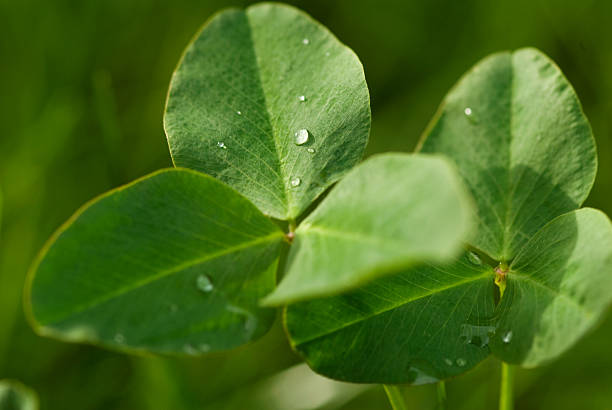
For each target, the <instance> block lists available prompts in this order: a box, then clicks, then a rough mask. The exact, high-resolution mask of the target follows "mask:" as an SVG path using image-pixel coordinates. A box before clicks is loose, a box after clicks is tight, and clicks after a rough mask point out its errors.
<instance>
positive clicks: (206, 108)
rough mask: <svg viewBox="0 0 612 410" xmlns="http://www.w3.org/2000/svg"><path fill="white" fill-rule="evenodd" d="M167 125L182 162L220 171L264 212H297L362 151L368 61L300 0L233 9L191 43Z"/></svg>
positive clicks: (176, 78) (290, 215) (291, 215)
mask: <svg viewBox="0 0 612 410" xmlns="http://www.w3.org/2000/svg"><path fill="white" fill-rule="evenodd" d="M165 129H166V133H167V136H168V143H169V146H170V151H171V153H172V157H173V160H174V163H175V164H176V165H177V166H182V167H187V168H192V169H196V170H199V171H203V172H205V173H207V174H209V175H212V176H214V177H217V178H219V179H221V180H222V181H224V182H226V183H227V184H229V185H230V186H232V187H234V188H235V189H236V190H238V191H239V192H240V193H242V194H243V195H244V196H246V197H247V198H249V199H250V200H251V201H252V202H253V203H255V205H257V206H258V207H259V209H260V210H261V211H262V212H263V213H264V214H266V215H270V216H272V217H275V218H278V219H295V218H296V217H297V216H298V215H300V214H301V213H302V212H303V211H304V210H305V209H306V208H307V207H308V206H309V205H310V204H311V203H312V201H313V200H314V199H315V198H316V197H317V196H318V195H319V194H321V193H322V192H323V191H324V190H325V189H326V188H327V187H328V186H329V185H331V184H332V183H333V182H335V181H336V180H338V179H339V178H340V177H341V176H342V175H343V174H344V173H345V172H346V171H347V170H349V169H350V168H351V167H352V166H354V165H355V164H356V163H357V162H358V161H359V160H360V159H361V156H362V154H363V150H364V148H365V146H366V143H367V139H368V134H369V129H370V106H369V94H368V88H367V85H366V82H365V77H364V74H363V68H362V66H361V63H360V62H359V60H358V58H357V56H355V54H354V53H353V52H352V51H351V50H350V49H349V48H347V47H345V46H344V45H343V44H341V43H340V42H339V41H338V40H337V39H336V38H335V37H334V36H333V35H332V34H331V33H330V32H329V31H328V30H327V29H326V28H325V27H323V26H322V25H320V24H319V23H317V22H316V21H314V20H312V19H311V18H310V17H309V16H307V15H306V14H304V13H303V12H301V11H299V10H297V9H295V8H292V7H289V6H285V5H281V4H272V3H264V4H259V5H255V6H252V7H249V8H247V9H246V10H227V11H224V12H222V13H219V14H217V15H216V16H215V17H213V18H212V19H211V20H210V21H209V22H208V23H207V24H206V25H205V26H204V28H203V29H202V31H201V32H200V33H199V34H198V35H197V37H196V38H195V40H194V41H193V42H192V43H191V45H190V46H189V47H188V48H187V50H186V52H185V55H184V56H183V59H182V61H181V63H180V65H179V67H178V69H177V71H176V72H175V73H174V75H173V78H172V82H171V85H170V92H169V97H168V102H167V107H166V115H165ZM298 137H299V138H298Z"/></svg>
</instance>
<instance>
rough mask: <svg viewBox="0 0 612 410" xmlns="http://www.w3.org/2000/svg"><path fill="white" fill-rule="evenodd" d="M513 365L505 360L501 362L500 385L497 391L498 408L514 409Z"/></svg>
mask: <svg viewBox="0 0 612 410" xmlns="http://www.w3.org/2000/svg"><path fill="white" fill-rule="evenodd" d="M513 390H514V367H512V366H511V365H509V364H508V363H506V362H502V364H501V386H500V392H499V410H512V409H514V397H513Z"/></svg>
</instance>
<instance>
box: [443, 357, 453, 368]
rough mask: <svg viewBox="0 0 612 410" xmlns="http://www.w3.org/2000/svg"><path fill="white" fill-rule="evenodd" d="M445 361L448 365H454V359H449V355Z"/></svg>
mask: <svg viewBox="0 0 612 410" xmlns="http://www.w3.org/2000/svg"><path fill="white" fill-rule="evenodd" d="M444 363H446V365H447V366H452V365H453V361H452V360H451V359H449V358H448V357H447V358H446V359H444Z"/></svg>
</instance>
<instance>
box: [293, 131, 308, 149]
mask: <svg viewBox="0 0 612 410" xmlns="http://www.w3.org/2000/svg"><path fill="white" fill-rule="evenodd" d="M306 142H308V130H307V129H301V130H299V131H298V132H296V133H295V145H304V144H306Z"/></svg>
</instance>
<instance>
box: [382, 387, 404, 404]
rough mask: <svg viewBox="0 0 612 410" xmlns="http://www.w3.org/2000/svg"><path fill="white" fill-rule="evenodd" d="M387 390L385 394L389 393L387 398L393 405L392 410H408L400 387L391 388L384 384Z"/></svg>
mask: <svg viewBox="0 0 612 410" xmlns="http://www.w3.org/2000/svg"><path fill="white" fill-rule="evenodd" d="M383 387H384V389H385V393H387V398H388V399H389V403H391V408H392V409H393V410H408V407H406V402H405V401H404V396H402V392H401V391H400V389H399V387H397V386H391V385H388V384H383Z"/></svg>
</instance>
